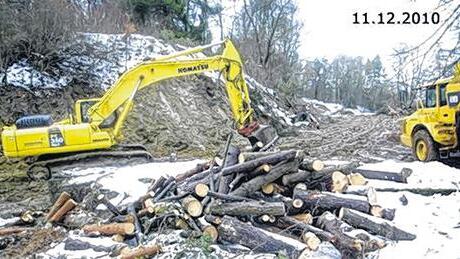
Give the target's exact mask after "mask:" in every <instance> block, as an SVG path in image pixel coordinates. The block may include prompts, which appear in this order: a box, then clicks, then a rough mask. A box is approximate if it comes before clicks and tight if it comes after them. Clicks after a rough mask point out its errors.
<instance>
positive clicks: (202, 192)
mask: <svg viewBox="0 0 460 259" xmlns="http://www.w3.org/2000/svg"><path fill="white" fill-rule="evenodd" d="M208 192H209V186H208V185H206V184H204V183H199V184H197V185H195V194H196V196H198V197H200V198H204V197H206V196H207V195H208Z"/></svg>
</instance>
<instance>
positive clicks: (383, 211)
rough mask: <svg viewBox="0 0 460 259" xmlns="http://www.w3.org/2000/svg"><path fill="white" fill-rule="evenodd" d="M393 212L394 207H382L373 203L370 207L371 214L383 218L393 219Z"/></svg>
mask: <svg viewBox="0 0 460 259" xmlns="http://www.w3.org/2000/svg"><path fill="white" fill-rule="evenodd" d="M395 212H396V210H395V209H388V208H382V206H380V205H373V206H372V207H371V215H373V216H376V217H379V218H383V219H388V220H393V219H394V218H395Z"/></svg>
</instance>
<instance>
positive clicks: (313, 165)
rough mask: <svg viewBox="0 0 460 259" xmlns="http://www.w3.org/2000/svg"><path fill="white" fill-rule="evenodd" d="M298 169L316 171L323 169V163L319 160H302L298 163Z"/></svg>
mask: <svg viewBox="0 0 460 259" xmlns="http://www.w3.org/2000/svg"><path fill="white" fill-rule="evenodd" d="M299 169H301V170H304V171H310V172H317V171H321V170H323V169H324V163H323V161H321V160H317V159H315V160H311V161H308V160H304V161H302V163H300V165H299Z"/></svg>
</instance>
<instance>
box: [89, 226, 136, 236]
mask: <svg viewBox="0 0 460 259" xmlns="http://www.w3.org/2000/svg"><path fill="white" fill-rule="evenodd" d="M82 229H83V231H84V232H85V233H100V234H102V235H115V234H120V235H132V234H134V229H135V227H134V224H133V223H111V224H101V225H97V224H91V225H85V226H83V228H82Z"/></svg>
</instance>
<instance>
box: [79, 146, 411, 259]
mask: <svg viewBox="0 0 460 259" xmlns="http://www.w3.org/2000/svg"><path fill="white" fill-rule="evenodd" d="M224 154H225V155H223V156H222V158H216V159H215V160H214V161H212V162H208V163H203V164H198V165H197V166H196V168H194V169H193V170H190V171H188V172H185V173H183V174H180V175H177V176H176V177H163V176H162V177H160V178H158V179H156V180H155V181H153V182H152V184H151V185H150V187H149V191H148V193H147V194H145V195H144V196H142V197H141V198H140V199H138V200H137V201H136V202H134V203H131V204H129V205H128V206H126V207H124V208H117V207H116V206H114V205H113V204H111V203H110V201H109V200H108V199H106V198H105V197H104V195H99V196H98V197H97V200H99V202H100V203H102V204H104V205H105V206H106V207H107V209H108V210H110V212H111V213H112V214H113V217H112V218H111V219H109V220H107V221H106V222H104V223H103V224H90V225H85V226H84V227H83V228H82V229H83V231H84V232H85V233H87V234H91V233H92V234H100V235H109V236H114V239H116V240H119V241H122V242H123V241H124V242H125V243H127V244H129V245H130V246H131V247H137V248H136V249H132V250H131V249H128V252H126V251H125V252H124V254H125V255H126V254H127V255H131V254H136V256H139V255H143V256H146V255H147V256H148V255H153V254H156V253H159V252H160V251H161V248H160V247H158V246H157V245H156V244H155V245H153V246H151V245H148V246H141V245H142V244H147V243H149V242H148V241H149V240H151V238H150V236H151V235H152V234H154V233H156V232H158V231H160V230H161V229H164V228H174V229H182V230H183V232H182V233H181V235H182V236H183V237H187V238H197V237H201V236H206V237H207V238H209V239H210V240H211V242H213V243H220V244H222V245H228V244H238V245H242V246H245V247H247V248H249V249H250V250H251V251H252V252H254V253H271V254H278V255H279V254H283V255H285V256H287V257H289V258H298V257H300V256H302V255H308V254H309V253H311V252H312V251H316V250H318V249H322V247H327V245H330V244H333V245H334V246H335V248H337V250H338V251H340V253H341V255H342V256H346V257H355V256H358V255H363V254H365V253H368V252H372V251H376V250H378V249H381V248H383V247H385V245H386V242H387V241H389V240H412V239H414V238H415V236H414V235H412V234H410V233H408V232H406V231H404V230H402V229H400V228H398V227H397V226H395V225H394V224H393V223H392V222H391V221H392V220H393V218H394V215H395V210H394V209H389V208H382V207H381V206H380V205H379V204H378V203H377V201H376V193H375V191H374V190H373V189H372V188H366V189H365V191H361V192H355V194H345V193H343V192H345V191H346V190H347V187H348V186H349V185H363V184H365V183H366V177H367V178H372V179H380V180H391V181H396V182H406V181H407V177H408V176H409V175H410V171H408V170H403V171H402V172H401V173H390V172H375V171H370V170H362V169H357V167H358V165H359V164H357V163H350V164H345V165H340V166H331V167H325V165H324V163H323V162H321V161H319V160H308V159H305V158H304V156H303V154H302V152H299V151H296V150H288V151H280V152H240V150H239V149H238V148H236V147H233V146H229V145H227V148H226V151H225V152H224ZM122 254H123V253H122ZM124 257H126V258H131V256H124Z"/></svg>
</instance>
